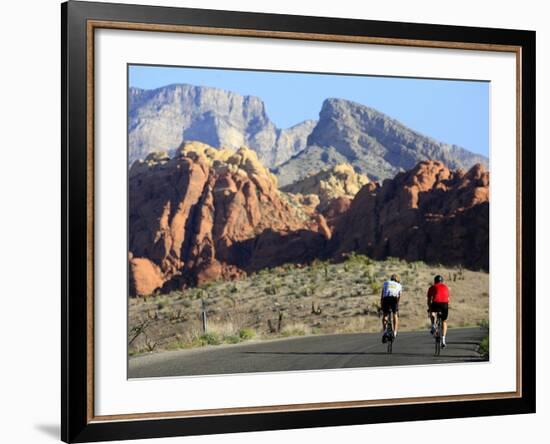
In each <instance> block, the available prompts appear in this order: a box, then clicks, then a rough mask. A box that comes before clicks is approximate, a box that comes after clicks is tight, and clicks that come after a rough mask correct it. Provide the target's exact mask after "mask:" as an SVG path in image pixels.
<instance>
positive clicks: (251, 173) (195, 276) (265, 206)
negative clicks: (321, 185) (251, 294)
mask: <svg viewBox="0 0 550 444" xmlns="http://www.w3.org/2000/svg"><path fill="white" fill-rule="evenodd" d="M329 236H330V230H329V229H328V227H327V226H326V222H325V221H324V218H323V217H322V216H320V215H317V214H314V213H312V212H311V211H308V210H307V209H304V208H303V207H302V206H300V205H299V203H297V202H293V201H291V200H290V199H288V198H287V197H286V196H285V195H284V194H283V193H281V192H279V191H278V189H277V185H276V179H275V177H274V176H273V175H272V174H271V173H269V171H268V170H267V169H266V168H264V167H263V166H262V165H261V164H260V163H259V162H258V160H257V157H256V154H255V152H254V151H251V150H248V149H246V148H241V149H239V150H238V151H236V152H233V151H231V150H225V149H222V150H217V149H214V148H211V147H209V146H208V145H204V144H200V143H196V142H193V143H188V144H185V145H184V146H182V147H181V148H180V150H179V151H178V153H177V154H176V155H175V156H174V157H173V158H171V159H169V158H168V157H167V156H166V155H165V154H151V155H149V156H148V157H147V159H146V160H145V161H138V162H136V163H134V165H133V166H132V168H131V169H130V173H129V248H130V253H131V257H132V259H131V266H130V289H131V291H132V292H133V293H132V294H147V293H150V292H152V291H154V290H156V289H158V288H160V287H162V286H164V287H165V289H170V288H177V287H181V286H182V285H186V284H200V283H202V282H206V281H210V280H214V279H218V278H233V277H236V276H238V275H240V274H242V273H243V272H244V271H247V270H252V269H257V268H259V267H258V264H259V263H261V264H262V267H264V266H274V265H278V264H281V263H284V262H291V261H297V260H299V261H307V260H311V259H313V258H314V257H315V256H316V255H319V254H320V253H321V251H322V249H323V247H324V243H325V240H326V239H327V238H328V237H329ZM159 276H160V277H159Z"/></svg>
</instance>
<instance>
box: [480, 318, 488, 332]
mask: <svg viewBox="0 0 550 444" xmlns="http://www.w3.org/2000/svg"><path fill="white" fill-rule="evenodd" d="M477 325H478V326H479V327H481V328H484V329H486V330H489V320H488V319H482V320H481V321H479V322H478V324H477Z"/></svg>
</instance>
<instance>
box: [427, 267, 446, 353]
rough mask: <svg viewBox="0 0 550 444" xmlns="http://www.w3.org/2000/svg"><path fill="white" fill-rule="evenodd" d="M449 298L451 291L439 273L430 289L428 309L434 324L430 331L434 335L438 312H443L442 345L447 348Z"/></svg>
mask: <svg viewBox="0 0 550 444" xmlns="http://www.w3.org/2000/svg"><path fill="white" fill-rule="evenodd" d="M449 299H450V291H449V287H447V286H446V285H445V284H444V283H443V276H440V275H437V276H436V277H435V278H434V283H433V285H432V286H431V287H430V288H429V290H428V311H429V313H430V320H431V322H432V326H431V329H430V333H431V334H432V335H433V334H434V332H435V326H434V323H435V317H436V316H437V313H438V312H439V313H441V320H442V330H443V331H442V337H441V346H442V347H443V348H445V347H446V346H447V344H446V342H445V337H446V335H447V318H448V316H449Z"/></svg>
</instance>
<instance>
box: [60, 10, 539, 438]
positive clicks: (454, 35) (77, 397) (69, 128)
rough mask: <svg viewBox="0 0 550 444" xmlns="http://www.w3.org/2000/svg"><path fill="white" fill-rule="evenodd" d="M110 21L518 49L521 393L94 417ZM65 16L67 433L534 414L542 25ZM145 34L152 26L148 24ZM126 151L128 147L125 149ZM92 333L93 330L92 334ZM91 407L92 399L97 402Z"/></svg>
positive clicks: (147, 433)
mask: <svg viewBox="0 0 550 444" xmlns="http://www.w3.org/2000/svg"><path fill="white" fill-rule="evenodd" d="M91 20H95V21H110V22H124V23H140V24H160V25H166V26H172V25H178V26H179V25H185V26H197V27H209V28H230V29H237V30H239V29H240V30H261V31H266V32H282V33H305V34H316V35H332V36H352V37H362V36H365V37H370V38H374V39H377V38H379V39H398V40H399V39H404V40H410V41H425V42H426V41H427V42H440V43H441V44H442V46H446V44H449V45H450V46H452V44H453V43H454V42H461V43H465V44H482V45H510V46H514V47H517V48H519V52H518V54H520V55H521V65H520V69H519V71H518V74H519V75H520V77H521V90H520V91H519V96H518V97H520V98H521V102H520V105H521V107H520V111H519V112H520V114H519V119H520V121H521V126H520V128H521V135H520V143H521V145H520V150H519V156H520V157H519V158H518V160H519V162H518V164H519V165H521V170H520V171H519V176H518V177H521V182H520V187H519V190H518V191H519V194H518V199H520V207H521V212H520V220H519V222H520V226H521V232H520V236H519V242H520V245H521V248H520V251H521V257H520V260H519V263H518V267H520V269H521V282H520V286H519V287H518V291H519V292H520V293H521V294H522V295H525V297H522V298H521V310H520V313H521V318H520V319H519V321H520V325H521V329H520V330H519V331H518V334H519V337H520V338H521V339H520V344H519V346H520V347H521V354H520V356H521V360H520V362H519V365H520V366H521V372H520V383H521V394H520V396H516V397H510V398H506V397H503V398H500V399H478V400H465V401H460V402H457V401H455V400H452V401H441V402H435V403H434V402H426V403H412V404H390V405H376V406H364V407H357V406H356V407H340V408H327V409H318V410H311V409H310V410H296V411H272V412H248V413H247V412H241V413H236V414H231V415H208V414H206V415H202V416H194V417H172V418H150V419H131V420H97V419H95V418H94V417H93V414H92V415H91V414H90V405H91V403H92V400H91V399H90V396H89V394H90V383H89V381H90V374H91V373H92V374H93V366H91V365H90V361H89V359H88V356H89V351H90V350H89V344H90V339H91V336H92V335H93V319H90V317H91V316H93V311H90V305H89V300H88V298H87V295H88V294H89V291H90V268H89V267H90V249H89V245H90V244H89V242H90V236H91V235H93V232H92V233H90V231H89V229H90V227H89V220H90V211H91V210H90V193H89V191H90V187H91V186H93V181H92V182H91V181H90V178H89V169H90V161H89V156H88V154H89V153H88V151H87V147H88V146H89V143H90V137H91V136H90V132H89V127H88V119H90V111H89V108H88V93H89V91H88V89H87V81H88V77H89V75H90V70H89V65H88V64H87V62H88V57H89V52H88V48H87V39H88V33H89V27H88V23H89V21H91ZM61 23H62V29H61V31H62V39H61V40H62V42H61V54H62V58H61V59H62V66H61V72H62V78H61V84H62V96H61V104H62V125H61V135H62V165H61V166H62V169H61V170H62V175H61V182H62V215H61V216H62V218H61V219H62V252H63V254H62V275H61V282H62V295H61V300H62V313H61V315H62V316H61V318H62V324H61V331H62V365H61V368H62V374H61V380H62V383H61V398H62V411H61V435H62V436H61V438H62V440H63V441H65V442H90V441H107V440H122V439H138V438H156V437H169V436H181V435H198V434H215V433H231V432H244V431H261V430H278V429H290V428H309V427H325V426H337V425H354V424H370V423H383V422H396V421H415V420H431V419H442V418H461V417H475V416H488V415H510V414H521V413H533V412H535V298H534V295H535V109H536V107H535V99H536V96H535V32H534V31H520V30H507V29H488V28H473V27H462V26H442V25H434V24H429V25H428V24H416V23H397V22H382V21H370V20H356V19H340V18H321V17H306V16H291V15H276V14H263V13H262V14H260V13H245V12H230V11H214V10H199V9H186V8H168V7H154V6H142V5H139V6H138V5H126V4H108V3H91V2H78V1H69V2H67V3H63V4H62V5H61ZM144 32H145V31H144ZM121 149H124V148H121ZM92 337H93V336H92ZM92 408H93V404H92Z"/></svg>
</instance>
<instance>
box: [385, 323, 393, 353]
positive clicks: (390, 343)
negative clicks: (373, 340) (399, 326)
mask: <svg viewBox="0 0 550 444" xmlns="http://www.w3.org/2000/svg"><path fill="white" fill-rule="evenodd" d="M390 316H391V314H390ZM386 333H387V335H388V342H387V343H386V347H387V349H386V350H387V352H388V353H390V354H391V353H392V350H393V325H392V322H391V319H388V328H387V329H386Z"/></svg>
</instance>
